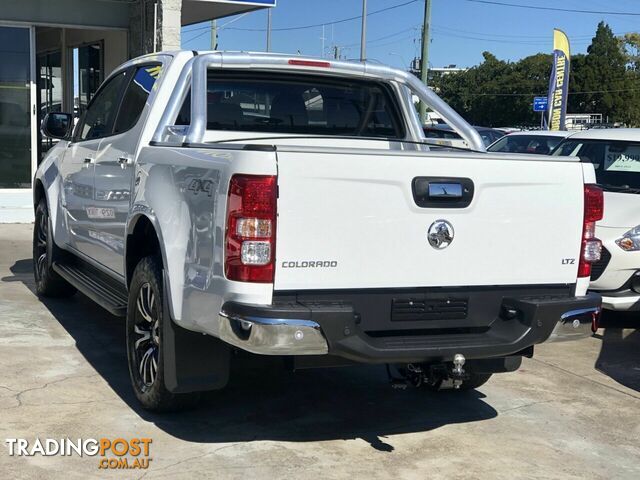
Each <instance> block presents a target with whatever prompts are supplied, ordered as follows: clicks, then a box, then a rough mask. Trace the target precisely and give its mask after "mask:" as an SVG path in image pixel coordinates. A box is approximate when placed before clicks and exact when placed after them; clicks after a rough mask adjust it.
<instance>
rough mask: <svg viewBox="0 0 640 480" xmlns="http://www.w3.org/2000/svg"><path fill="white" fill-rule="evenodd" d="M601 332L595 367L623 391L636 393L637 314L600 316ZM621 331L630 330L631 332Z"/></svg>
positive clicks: (639, 365)
mask: <svg viewBox="0 0 640 480" xmlns="http://www.w3.org/2000/svg"><path fill="white" fill-rule="evenodd" d="M601 327H603V328H604V333H603V334H601V335H596V337H597V338H600V339H601V340H602V347H601V349H600V354H599V355H598V359H597V360H596V364H595V368H596V369H597V370H598V371H599V372H602V373H604V374H605V375H607V376H609V377H611V378H612V379H613V380H615V381H616V382H618V383H619V384H621V385H624V386H625V387H627V388H631V389H633V390H635V391H637V392H640V312H611V311H606V310H605V312H604V313H603V315H602V320H601ZM625 329H633V331H632V332H631V333H629V331H628V330H626V331H625Z"/></svg>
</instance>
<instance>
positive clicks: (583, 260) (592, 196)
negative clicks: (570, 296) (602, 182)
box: [578, 185, 604, 277]
mask: <svg viewBox="0 0 640 480" xmlns="http://www.w3.org/2000/svg"><path fill="white" fill-rule="evenodd" d="M603 216H604V194H603V193H602V189H601V188H600V187H598V186H596V185H585V186H584V221H583V224H582V248H581V249H580V261H579V263H578V277H590V276H591V264H593V263H595V262H597V261H599V260H600V257H601V255H602V242H601V241H600V240H599V239H597V238H596V237H595V233H596V222H597V221H598V220H602V217H603Z"/></svg>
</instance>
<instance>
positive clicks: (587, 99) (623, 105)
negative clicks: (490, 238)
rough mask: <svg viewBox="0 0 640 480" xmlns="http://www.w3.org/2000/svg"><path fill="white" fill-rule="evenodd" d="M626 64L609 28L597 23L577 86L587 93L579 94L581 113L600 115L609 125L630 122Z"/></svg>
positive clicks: (616, 40)
mask: <svg viewBox="0 0 640 480" xmlns="http://www.w3.org/2000/svg"><path fill="white" fill-rule="evenodd" d="M626 64H627V59H626V57H625V55H624V53H623V50H622V49H621V48H620V42H619V41H618V39H617V38H616V37H615V36H614V34H613V32H612V31H611V28H609V26H608V25H607V24H606V23H604V22H600V23H599V24H598V29H597V31H596V36H595V37H593V40H592V42H591V45H590V46H589V48H587V55H586V56H585V58H584V65H583V66H582V68H581V71H580V76H579V80H578V81H577V82H576V83H577V84H578V85H579V86H580V91H582V92H587V93H582V94H580V95H581V98H580V100H579V103H578V105H579V107H580V109H581V110H582V111H583V112H584V113H602V115H603V116H604V118H605V119H607V118H608V119H609V120H610V121H629V120H631V118H630V117H631V112H630V111H629V108H628V106H629V105H628V104H629V97H630V95H629V93H630V92H629V90H630V89H632V86H631V84H630V78H629V76H628V75H627V67H626ZM634 103H635V102H634Z"/></svg>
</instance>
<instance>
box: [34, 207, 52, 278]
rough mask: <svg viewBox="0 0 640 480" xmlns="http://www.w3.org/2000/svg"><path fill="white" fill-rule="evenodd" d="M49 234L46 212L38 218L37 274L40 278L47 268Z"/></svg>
mask: <svg viewBox="0 0 640 480" xmlns="http://www.w3.org/2000/svg"><path fill="white" fill-rule="evenodd" d="M48 234H49V217H48V216H47V214H46V213H45V212H43V213H42V215H40V218H39V219H38V228H37V230H36V255H35V258H36V275H37V278H38V280H40V279H41V278H43V277H44V274H45V269H46V268H47V236H48Z"/></svg>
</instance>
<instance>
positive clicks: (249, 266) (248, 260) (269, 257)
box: [224, 175, 277, 283]
mask: <svg viewBox="0 0 640 480" xmlns="http://www.w3.org/2000/svg"><path fill="white" fill-rule="evenodd" d="M276 189H277V183H276V177H275V176H273V175H234V176H233V177H231V181H230V182H229V194H228V198H227V226H226V232H225V260H224V270H225V275H226V277H227V278H228V279H229V280H236V281H239V282H257V283H271V282H273V274H274V258H275V231H276V202H277V193H276Z"/></svg>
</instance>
